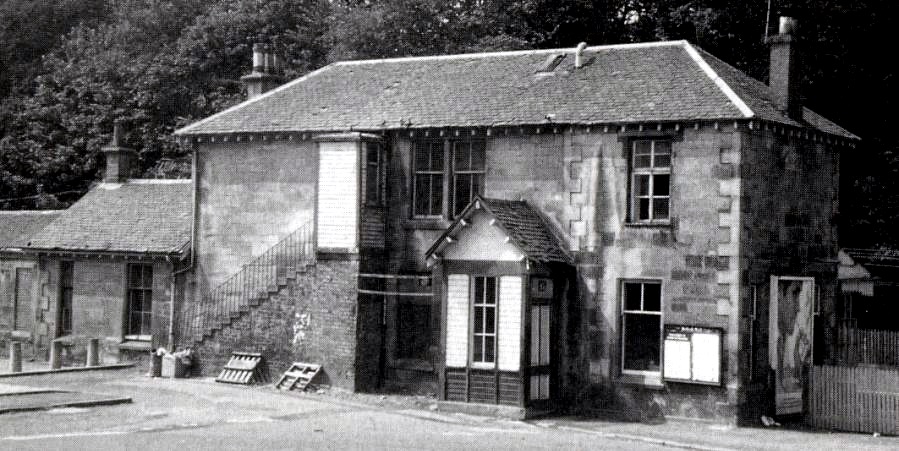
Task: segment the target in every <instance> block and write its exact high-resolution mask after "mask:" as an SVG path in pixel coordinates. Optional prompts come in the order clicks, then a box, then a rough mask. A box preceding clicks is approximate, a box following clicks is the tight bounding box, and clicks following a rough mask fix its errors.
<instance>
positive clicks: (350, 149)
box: [318, 142, 359, 249]
mask: <svg viewBox="0 0 899 451" xmlns="http://www.w3.org/2000/svg"><path fill="white" fill-rule="evenodd" d="M319 146H320V147H319V165H320V166H319V174H318V245H319V246H320V247H324V248H339V249H354V248H355V247H356V237H357V229H358V228H357V227H356V224H357V222H358V220H359V195H358V191H359V187H358V180H359V179H358V177H359V175H358V173H359V170H358V161H357V156H358V152H357V151H356V148H357V144H356V143H352V142H347V143H320V144H319Z"/></svg>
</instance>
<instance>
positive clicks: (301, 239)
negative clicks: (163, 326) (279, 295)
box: [181, 224, 315, 344]
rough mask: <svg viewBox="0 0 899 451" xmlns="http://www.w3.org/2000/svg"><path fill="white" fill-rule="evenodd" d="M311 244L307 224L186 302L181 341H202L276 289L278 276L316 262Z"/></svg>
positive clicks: (279, 278)
mask: <svg viewBox="0 0 899 451" xmlns="http://www.w3.org/2000/svg"><path fill="white" fill-rule="evenodd" d="M314 246H315V245H314V241H313V237H312V226H311V224H306V225H304V226H302V227H300V228H299V229H297V230H295V231H294V232H292V233H291V234H290V235H287V236H286V237H285V238H284V239H282V240H281V241H279V242H278V243H277V244H275V245H274V246H272V247H271V248H269V249H268V250H267V251H265V252H263V253H262V254H261V255H260V256H258V257H256V258H255V259H254V260H253V261H251V262H249V263H246V264H244V265H243V266H242V267H241V269H240V271H238V272H237V273H235V274H234V275H232V276H231V277H229V278H228V279H227V280H225V281H224V282H222V283H221V284H220V285H218V286H216V287H215V288H213V289H212V290H210V291H209V292H207V293H206V294H205V295H203V296H202V297H199V301H198V302H195V303H193V304H192V305H190V306H186V308H185V310H184V313H183V314H182V318H181V319H182V328H181V330H182V331H183V335H182V337H183V338H182V342H184V341H186V340H184V338H188V337H189V339H190V340H191V341H192V342H193V343H199V342H201V341H203V339H204V338H206V337H208V336H211V335H212V333H213V332H214V331H215V330H216V329H219V328H222V327H225V326H227V325H229V324H230V323H231V321H233V320H235V319H237V318H239V317H240V316H241V315H242V314H243V313H245V312H247V311H249V309H250V308H252V307H253V306H255V305H258V303H259V302H261V301H263V300H264V299H265V298H267V297H268V296H269V295H270V294H271V293H274V292H277V291H278V289H279V288H280V285H281V284H280V283H279V280H283V279H286V278H287V277H288V276H290V277H296V272H297V271H303V270H305V268H306V267H307V266H309V265H311V264H313V263H314V262H315V252H314V251H315V249H314ZM291 273H293V274H291ZM185 344H187V343H185Z"/></svg>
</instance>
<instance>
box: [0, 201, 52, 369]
mask: <svg viewBox="0 0 899 451" xmlns="http://www.w3.org/2000/svg"><path fill="white" fill-rule="evenodd" d="M59 213H60V212H59V211H57V210H44V211H0V345H2V349H3V350H2V351H0V352H6V351H5V349H7V348H6V343H8V342H10V341H18V342H21V343H23V349H24V350H25V352H26V353H29V354H31V355H36V354H40V352H41V350H45V349H46V348H47V344H48V343H49V341H48V340H49V339H50V338H51V337H50V336H49V334H48V331H47V330H46V329H45V328H43V327H42V325H41V321H40V319H41V318H40V317H39V316H38V312H40V307H41V301H42V297H41V296H40V285H39V283H38V281H39V267H38V262H37V258H35V257H34V256H33V255H29V254H27V253H25V252H24V251H23V249H22V248H24V247H25V246H26V244H27V243H28V239H29V238H30V237H31V236H32V235H34V234H35V233H37V232H38V231H40V230H41V229H42V228H44V227H45V226H46V225H47V224H48V223H49V222H50V221H52V220H54V219H56V217H57V216H59Z"/></svg>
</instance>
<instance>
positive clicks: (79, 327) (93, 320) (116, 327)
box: [42, 257, 180, 362]
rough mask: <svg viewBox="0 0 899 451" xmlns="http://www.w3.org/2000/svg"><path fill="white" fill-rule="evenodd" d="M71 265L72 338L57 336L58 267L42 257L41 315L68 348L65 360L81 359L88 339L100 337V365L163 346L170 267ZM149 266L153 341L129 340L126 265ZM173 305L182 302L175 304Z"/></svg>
mask: <svg viewBox="0 0 899 451" xmlns="http://www.w3.org/2000/svg"><path fill="white" fill-rule="evenodd" d="M70 261H72V262H73V278H74V280H73V289H72V291H73V292H72V334H71V335H67V336H63V337H59V336H57V335H56V333H57V322H58V319H59V318H58V309H59V297H60V285H59V282H60V265H61V262H62V260H61V259H60V258H57V257H42V267H44V271H43V273H44V282H43V283H44V285H45V287H44V288H43V292H44V293H45V294H46V297H47V302H46V306H47V308H46V309H44V310H43V312H42V315H43V319H44V322H45V323H46V324H47V329H48V330H49V331H50V333H51V335H52V336H53V337H54V338H55V339H57V340H58V341H60V342H61V343H63V344H64V345H65V346H66V356H68V357H69V358H70V359H74V360H76V361H81V359H82V357H83V356H84V354H85V353H86V346H87V340H89V339H91V338H99V339H100V347H101V357H102V359H103V361H104V362H117V361H119V360H129V359H131V358H136V357H140V356H141V355H143V354H148V353H149V351H150V350H151V349H153V348H156V347H158V346H167V345H168V344H167V340H168V333H169V316H170V313H171V302H172V296H171V294H172V292H171V277H170V274H171V271H172V269H171V268H172V267H171V264H170V263H168V262H165V261H159V260H156V261H153V260H142V261H141V260H135V261H128V260H124V259H122V258H118V257H116V258H110V257H87V258H83V257H82V258H76V259H74V260H70ZM132 262H133V263H142V264H152V265H153V302H152V306H153V307H152V308H153V310H152V318H153V319H152V332H153V333H152V341H151V342H127V341H126V340H125V333H126V328H127V326H126V321H127V318H126V313H127V292H126V284H127V274H126V271H127V267H128V264H129V263H132ZM175 302H176V304H177V303H180V299H177V298H176V300H175Z"/></svg>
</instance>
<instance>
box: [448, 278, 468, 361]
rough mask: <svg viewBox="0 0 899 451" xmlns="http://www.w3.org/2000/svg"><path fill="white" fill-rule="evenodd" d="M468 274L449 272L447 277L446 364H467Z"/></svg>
mask: <svg viewBox="0 0 899 451" xmlns="http://www.w3.org/2000/svg"><path fill="white" fill-rule="evenodd" d="M468 295H469V285H468V276H467V275H465V274H450V275H449V276H448V277H447V296H446V298H447V308H446V366H448V367H453V368H464V367H465V366H467V365H468V309H469V304H468Z"/></svg>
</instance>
